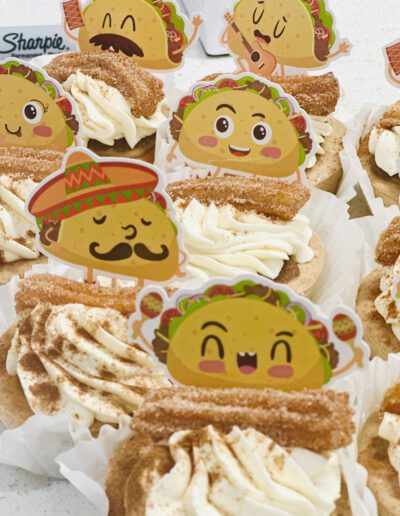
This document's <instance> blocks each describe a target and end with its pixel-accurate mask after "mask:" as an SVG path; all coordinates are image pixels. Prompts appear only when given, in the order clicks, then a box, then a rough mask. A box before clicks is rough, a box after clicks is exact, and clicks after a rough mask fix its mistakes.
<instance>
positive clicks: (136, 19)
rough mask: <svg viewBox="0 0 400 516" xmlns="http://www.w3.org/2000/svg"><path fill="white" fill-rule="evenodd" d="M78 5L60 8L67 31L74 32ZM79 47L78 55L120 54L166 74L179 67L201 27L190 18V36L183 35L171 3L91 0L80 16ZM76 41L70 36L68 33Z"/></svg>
mask: <svg viewBox="0 0 400 516" xmlns="http://www.w3.org/2000/svg"><path fill="white" fill-rule="evenodd" d="M77 10H80V6H79V2H78V1H76V0H73V1H72V2H66V4H64V13H65V17H66V22H67V24H68V27H70V28H71V29H73V28H76V27H77V25H75V24H74V22H75V20H76V12H77ZM81 17H82V23H81V24H78V26H79V36H78V41H79V47H80V49H81V50H82V51H86V52H90V51H92V52H93V51H96V50H103V51H104V50H109V51H112V52H117V53H118V52H121V53H123V54H125V55H126V56H128V57H131V58H132V59H134V60H135V61H136V62H137V63H138V64H139V65H140V66H143V67H144V68H149V69H153V70H170V69H174V68H177V67H179V66H180V64H181V63H182V60H183V54H184V52H185V51H186V50H187V49H188V48H189V47H190V45H191V44H192V43H193V42H194V41H195V39H196V38H197V34H198V30H199V27H200V25H201V24H202V19H201V17H200V16H194V17H193V19H192V20H191V21H192V24H193V26H194V31H193V34H192V35H191V37H190V39H188V37H187V35H186V34H185V20H184V19H183V17H182V16H181V15H180V12H179V10H178V9H177V6H176V4H175V3H174V2H173V1H169V2H162V1H156V0H129V1H128V0H115V1H113V2H112V3H110V1H109V0H92V1H91V2H90V3H89V4H88V5H87V6H86V7H85V9H84V10H83V11H82V12H81ZM67 32H68V31H67ZM68 34H69V36H70V37H71V38H73V39H76V38H75V37H74V36H73V35H72V34H71V33H68Z"/></svg>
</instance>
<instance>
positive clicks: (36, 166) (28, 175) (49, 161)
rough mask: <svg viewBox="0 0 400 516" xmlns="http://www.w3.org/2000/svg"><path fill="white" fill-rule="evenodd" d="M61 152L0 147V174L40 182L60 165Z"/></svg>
mask: <svg viewBox="0 0 400 516" xmlns="http://www.w3.org/2000/svg"><path fill="white" fill-rule="evenodd" d="M62 159H63V153H62V152H58V151H54V150H41V149H31V148H28V147H0V174H9V175H14V176H18V178H20V179H31V180H32V181H35V182H40V181H41V180H42V179H43V178H45V177H46V176H48V175H49V174H51V173H52V172H55V171H56V170H58V169H59V168H60V167H61V163H62Z"/></svg>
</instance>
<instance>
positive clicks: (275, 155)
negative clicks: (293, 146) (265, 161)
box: [261, 147, 282, 159]
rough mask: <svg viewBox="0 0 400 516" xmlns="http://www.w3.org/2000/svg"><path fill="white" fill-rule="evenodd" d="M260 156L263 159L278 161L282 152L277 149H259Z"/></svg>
mask: <svg viewBox="0 0 400 516" xmlns="http://www.w3.org/2000/svg"><path fill="white" fill-rule="evenodd" d="M261 155H262V156H264V158H271V159H279V158H280V157H281V155H282V151H281V149H280V148H279V147H263V148H262V149H261Z"/></svg>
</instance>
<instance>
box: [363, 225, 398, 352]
mask: <svg viewBox="0 0 400 516" xmlns="http://www.w3.org/2000/svg"><path fill="white" fill-rule="evenodd" d="M399 257H400V217H396V218H394V219H393V220H392V222H391V223H390V224H389V226H388V227H387V229H386V230H385V231H384V232H383V233H382V235H381V236H380V238H379V241H378V244H377V247H376V256H375V259H376V262H377V268H376V269H374V270H373V271H372V272H371V273H370V274H368V276H366V277H365V278H364V279H363V280H362V282H361V285H360V288H359V291H358V295H357V300H356V311H357V313H358V315H359V316H360V318H361V320H362V323H363V326H364V336H365V340H366V341H367V343H368V344H369V346H370V348H371V355H372V356H379V357H381V358H383V359H386V358H387V356H388V354H390V353H398V352H400V305H399V304H398V302H396V301H395V300H394V299H393V298H392V293H391V290H392V286H393V281H394V279H395V277H396V276H397V275H398V274H400V258H399Z"/></svg>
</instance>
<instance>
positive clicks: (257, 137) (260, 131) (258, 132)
mask: <svg viewBox="0 0 400 516" xmlns="http://www.w3.org/2000/svg"><path fill="white" fill-rule="evenodd" d="M251 136H252V138H253V141H254V142H255V143H256V144H257V145H265V144H266V143H268V142H269V141H270V139H271V138H272V129H271V127H270V126H269V125H268V124H266V123H265V122H259V123H258V124H256V125H255V126H254V127H253V129H252V131H251Z"/></svg>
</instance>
